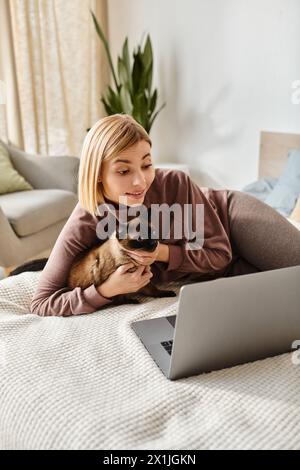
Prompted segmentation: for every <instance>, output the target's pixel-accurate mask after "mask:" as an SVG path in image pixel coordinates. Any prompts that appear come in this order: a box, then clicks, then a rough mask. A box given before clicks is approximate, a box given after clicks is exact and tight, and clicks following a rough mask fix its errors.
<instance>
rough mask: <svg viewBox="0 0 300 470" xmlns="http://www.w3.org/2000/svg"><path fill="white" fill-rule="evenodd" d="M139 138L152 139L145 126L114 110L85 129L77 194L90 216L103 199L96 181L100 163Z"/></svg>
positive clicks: (100, 188) (95, 212) (96, 210)
mask: <svg viewBox="0 0 300 470" xmlns="http://www.w3.org/2000/svg"><path fill="white" fill-rule="evenodd" d="M140 140H145V141H146V142H148V143H149V144H150V146H152V142H151V140H150V137H149V135H148V133H147V132H146V131H145V129H144V128H143V127H142V126H141V125H140V124H139V123H138V122H137V121H136V120H135V119H134V118H133V117H132V116H129V115H128V114H113V115H111V116H106V117H104V118H102V119H99V121H97V122H96V123H95V124H94V125H93V127H91V129H90V130H89V132H88V133H87V135H86V137H85V139H84V142H83V146H82V150H81V156H80V164H79V174H78V198H79V203H80V205H81V207H83V208H84V209H85V210H86V211H88V212H89V213H90V214H92V215H93V216H95V215H99V212H98V206H99V205H100V204H102V203H103V202H104V195H103V192H102V184H101V183H99V182H98V177H99V173H100V170H101V164H102V162H103V161H104V160H109V159H111V158H114V157H115V156H117V155H118V154H119V153H120V152H122V151H123V150H126V149H127V148H129V147H131V146H132V145H134V144H136V143H137V142H139V141H140Z"/></svg>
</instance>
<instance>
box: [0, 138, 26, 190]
mask: <svg viewBox="0 0 300 470" xmlns="http://www.w3.org/2000/svg"><path fill="white" fill-rule="evenodd" d="M29 189H33V187H32V186H31V184H29V183H28V182H27V181H26V180H25V179H24V178H23V176H22V175H20V173H18V172H17V170H15V168H14V167H13V165H12V162H11V160H10V157H9V153H8V150H7V149H6V148H5V147H4V145H3V144H2V143H1V142H0V194H7V193H15V192H17V191H26V190H29Z"/></svg>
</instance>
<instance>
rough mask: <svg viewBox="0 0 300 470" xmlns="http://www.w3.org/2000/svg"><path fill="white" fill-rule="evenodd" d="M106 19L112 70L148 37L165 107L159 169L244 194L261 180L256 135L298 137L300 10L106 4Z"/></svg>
mask: <svg viewBox="0 0 300 470" xmlns="http://www.w3.org/2000/svg"><path fill="white" fill-rule="evenodd" d="M108 14H109V39H110V44H111V49H112V53H113V58H114V63H116V62H115V61H116V58H117V55H118V54H119V53H120V52H121V47H122V44H123V41H124V39H125V36H126V35H128V38H129V47H130V50H132V49H133V48H134V47H136V45H137V44H138V42H140V40H141V38H142V35H143V34H144V35H145V36H146V34H147V33H148V32H149V34H150V36H151V40H152V44H153V49H154V69H155V72H154V86H156V87H158V91H159V97H160V99H159V103H162V102H163V101H166V102H167V106H166V107H165V108H164V109H163V111H162V112H161V113H160V114H159V116H158V117H157V120H156V121H155V123H154V125H153V128H152V130H151V137H152V140H153V143H154V145H153V155H154V159H155V160H156V161H157V162H158V161H159V162H171V161H172V162H176V161H177V162H180V163H188V164H189V166H190V167H191V168H192V174H193V175H194V177H195V179H196V181H197V182H199V183H200V184H203V185H208V186H209V185H210V186H212V187H213V186H214V185H215V186H216V187H221V186H223V187H231V188H234V189H241V188H242V187H243V186H244V185H245V184H247V183H249V182H251V181H253V180H255V179H257V175H258V151H259V133H260V131H261V130H270V131H277V132H296V133H299V132H300V104H298V105H296V104H292V101H291V95H292V91H293V90H292V82H293V81H294V80H297V79H300V0H252V1H249V0H108ZM205 175H206V177H205Z"/></svg>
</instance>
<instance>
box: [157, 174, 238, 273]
mask: <svg viewBox="0 0 300 470" xmlns="http://www.w3.org/2000/svg"><path fill="white" fill-rule="evenodd" d="M177 178H179V181H177V182H176V184H177V188H178V190H177V197H176V200H175V201H174V202H179V203H180V204H181V206H182V207H183V206H184V204H191V208H192V226H193V230H194V231H196V204H203V205H204V241H203V244H202V247H201V248H200V249H195V250H188V249H186V244H187V239H185V237H183V238H182V240H179V241H175V242H174V243H170V244H169V262H168V263H167V264H165V263H164V265H165V271H174V270H176V271H177V272H180V273H203V274H207V273H208V274H209V273H214V272H216V271H221V270H223V269H224V268H225V267H226V266H227V265H228V264H229V263H230V262H231V260H232V249H231V244H230V240H229V238H228V235H227V233H226V230H225V228H224V226H223V225H222V222H221V220H220V218H219V216H218V214H217V212H216V211H215V209H214V207H213V205H212V204H211V203H210V201H209V199H208V198H207V197H206V196H205V195H204V194H203V192H202V191H201V189H200V188H199V187H198V186H197V184H195V183H194V182H193V181H192V180H191V178H190V177H189V176H188V175H187V174H185V173H184V172H178V175H177ZM172 186H173V185H172ZM173 187H174V186H173ZM175 187H176V186H175ZM182 233H184V222H183V223H182ZM198 235H199V236H200V234H198ZM202 240H203V232H202ZM162 243H164V242H163V241H162Z"/></svg>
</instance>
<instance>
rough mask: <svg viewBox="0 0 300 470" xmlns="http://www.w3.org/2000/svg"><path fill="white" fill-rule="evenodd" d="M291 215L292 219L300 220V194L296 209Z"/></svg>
mask: <svg viewBox="0 0 300 470" xmlns="http://www.w3.org/2000/svg"><path fill="white" fill-rule="evenodd" d="M289 217H290V219H292V220H296V222H300V196H299V197H298V201H297V202H296V205H295V207H294V210H293V212H292V213H291V215H290V216H289Z"/></svg>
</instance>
